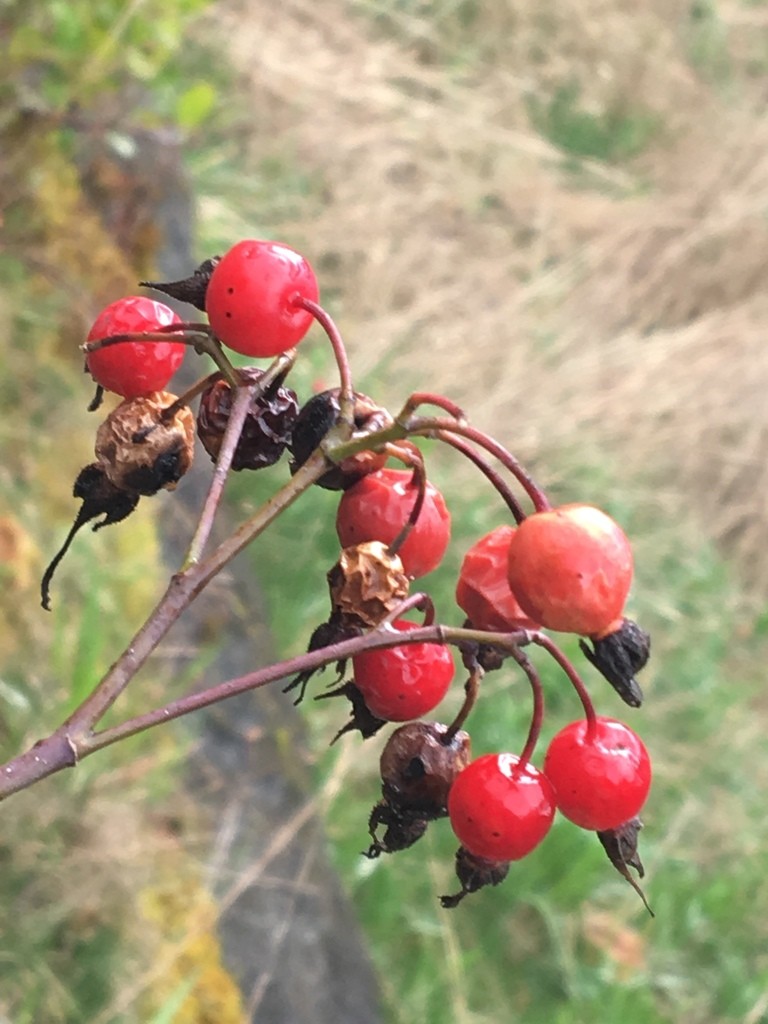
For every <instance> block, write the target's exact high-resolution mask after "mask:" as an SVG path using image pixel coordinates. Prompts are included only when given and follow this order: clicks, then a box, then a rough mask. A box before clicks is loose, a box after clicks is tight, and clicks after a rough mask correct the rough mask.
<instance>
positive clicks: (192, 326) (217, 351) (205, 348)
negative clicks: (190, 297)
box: [80, 323, 239, 388]
mask: <svg viewBox="0 0 768 1024" xmlns="http://www.w3.org/2000/svg"><path fill="white" fill-rule="evenodd" d="M126 341H141V342H147V343H150V344H151V343H152V342H158V343H159V342H169V341H174V342H177V343H178V344H181V345H190V346H191V347H192V348H194V350H195V352H197V353H198V354H199V355H202V354H206V355H209V356H210V357H211V359H212V360H213V361H214V363H215V364H216V365H217V366H218V368H219V369H220V370H221V373H222V375H223V376H224V379H225V380H226V381H227V383H228V384H229V386H230V387H233V388H236V387H237V386H238V383H239V377H238V374H237V370H236V369H235V368H234V366H233V365H232V363H231V362H230V361H229V359H228V358H227V357H226V355H225V354H224V350H223V349H222V347H221V344H220V343H219V341H218V339H217V338H216V337H215V336H214V334H213V333H212V331H211V328H210V326H209V325H208V324H197V323H180V324H168V325H167V326H166V327H159V328H158V329H157V330H156V331H129V332H126V333H125V334H111V335H110V336H109V337H108V338H97V339H96V340H95V341H88V342H86V344H85V345H81V346H80V348H81V349H82V351H83V352H86V353H87V352H96V351H97V350H98V349H101V348H111V347H112V346H113V345H120V344H122V343H123V342H126Z"/></svg>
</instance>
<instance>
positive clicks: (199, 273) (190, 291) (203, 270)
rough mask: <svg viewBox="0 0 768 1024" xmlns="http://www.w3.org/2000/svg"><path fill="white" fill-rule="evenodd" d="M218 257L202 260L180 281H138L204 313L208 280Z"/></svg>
mask: <svg viewBox="0 0 768 1024" xmlns="http://www.w3.org/2000/svg"><path fill="white" fill-rule="evenodd" d="M220 259H221V256H212V257H211V258H210V259H207V260H203V262H202V263H201V264H200V266H199V267H198V268H197V269H196V270H195V271H193V273H192V274H191V275H190V276H189V277H185V278H182V279H181V280H180V281H140V282H139V284H141V285H143V287H144V288H154V290H155V291H156V292H163V293H164V294H165V295H170V296H171V298H172V299H178V300H179V301H180V302H188V303H189V304H190V305H192V306H194V307H195V308H196V309H199V310H202V312H203V313H204V312H205V295H206V292H207V291H208V282H209V281H210V280H211V274H213V271H214V270H215V269H216V265H217V263H218V262H219V260H220Z"/></svg>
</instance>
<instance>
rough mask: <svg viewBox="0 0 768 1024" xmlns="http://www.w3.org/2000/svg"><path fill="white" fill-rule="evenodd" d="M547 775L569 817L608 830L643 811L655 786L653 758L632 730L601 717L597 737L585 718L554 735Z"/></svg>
mask: <svg viewBox="0 0 768 1024" xmlns="http://www.w3.org/2000/svg"><path fill="white" fill-rule="evenodd" d="M544 774H545V775H546V776H547V778H548V779H549V781H550V782H551V783H552V786H553V787H554V790H555V794H556V799H557V806H558V807H559V809H560V811H561V812H562V813H563V814H564V815H565V817H566V818H568V819H569V820H570V821H572V822H573V823H574V824H575V825H579V826H581V828H586V829H590V830H591V831H595V832H605V831H607V830H608V829H615V828H618V827H619V826H620V825H623V824H624V823H625V822H627V821H629V820H630V819H631V818H634V817H636V815H637V814H638V813H639V811H640V809H641V808H642V806H643V804H644V803H645V799H646V797H647V796H648V790H649V789H650V787H651V759H650V757H649V756H648V751H647V750H646V748H645V745H644V744H643V741H642V740H641V739H640V737H639V736H638V735H637V734H636V733H634V732H633V731H632V730H631V729H630V728H629V727H628V726H626V725H624V724H623V723H622V722H618V721H616V720H615V719H613V718H604V717H602V716H599V715H598V716H597V718H596V719H595V728H594V732H593V733H592V734H590V732H589V728H588V723H587V721H586V719H580V720H579V721H576V722H571V724H570V725H567V726H566V727H565V728H564V729H561V730H560V732H559V733H557V735H556V736H554V737H553V739H552V742H551V743H550V744H549V748H548V750H547V754H546V757H545V758H544Z"/></svg>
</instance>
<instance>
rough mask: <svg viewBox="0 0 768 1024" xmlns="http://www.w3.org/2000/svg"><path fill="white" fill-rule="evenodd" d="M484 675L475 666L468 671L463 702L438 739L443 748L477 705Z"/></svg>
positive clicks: (478, 667) (477, 666)
mask: <svg viewBox="0 0 768 1024" xmlns="http://www.w3.org/2000/svg"><path fill="white" fill-rule="evenodd" d="M484 674H485V673H484V672H483V670H482V669H481V668H480V666H479V665H475V667H474V668H473V669H472V670H471V671H470V673H469V676H468V677H467V681H466V683H465V684H464V700H463V702H462V705H461V707H460V708H459V710H458V713H457V715H456V717H455V718H454V720H453V721H452V722H451V724H450V725H449V726H448V728H447V729H446V730H445V732H444V733H443V735H442V736H441V738H440V742H441V743H442V744H443V745H444V746H446V747H447V746H448V744H449V743H451V741H452V740H453V738H454V736H455V735H456V733H457V732H458V731H459V729H461V728H463V726H464V723H465V722H466V720H467V719H468V718H469V715H470V712H471V711H472V708H473V707H474V706H475V704H476V703H477V698H478V696H479V694H480V683H481V682H482V679H483V676H484Z"/></svg>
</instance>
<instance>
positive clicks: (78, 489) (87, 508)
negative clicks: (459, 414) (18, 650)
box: [40, 462, 139, 611]
mask: <svg viewBox="0 0 768 1024" xmlns="http://www.w3.org/2000/svg"><path fill="white" fill-rule="evenodd" d="M72 495H73V497H75V498H79V499H80V500H81V501H82V505H81V506H80V510H79V512H78V513H77V515H76V516H75V521H74V522H73V524H72V526H71V528H70V531H69V533H68V534H67V537H66V539H65V541H64V543H63V544H62V546H61V548H60V549H59V551H58V552H57V553H56V555H55V556H54V557H53V559H52V560H51V563H50V565H49V566H48V568H47V569H46V570H45V572H44V573H43V578H42V580H41V581H40V603H41V605H42V606H43V608H45V609H46V611H50V607H51V600H50V587H51V582H52V580H53V574H54V573H55V572H56V568H57V566H58V565H59V563H60V562H61V560H62V558H63V557H64V555H65V554H66V553H67V551H68V549H69V546H70V544H71V543H72V541H73V540H74V537H75V534H76V533H77V532H78V530H79V529H80V528H81V527H82V526H84V525H85V524H86V523H88V522H90V521H91V520H92V519H96V518H97V517H98V516H103V517H104V518H103V519H102V520H101V522H100V523H94V526H93V529H94V530H100V529H101V528H102V527H103V526H109V525H110V523H119V522H121V521H122V520H123V519H125V518H127V517H128V516H129V515H130V514H131V512H133V510H134V509H135V508H136V506H137V505H138V503H139V495H138V494H136V493H135V492H133V491H125V490H122V489H121V488H119V487H116V486H115V484H113V483H112V481H111V480H110V479H109V477H108V476H107V474H106V471H105V469H104V466H102V465H101V464H100V463H98V462H92V463H89V464H88V465H87V466H84V467H83V468H82V469H81V470H80V472H79V473H78V475H77V478H76V479H75V483H74V487H73V489H72Z"/></svg>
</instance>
